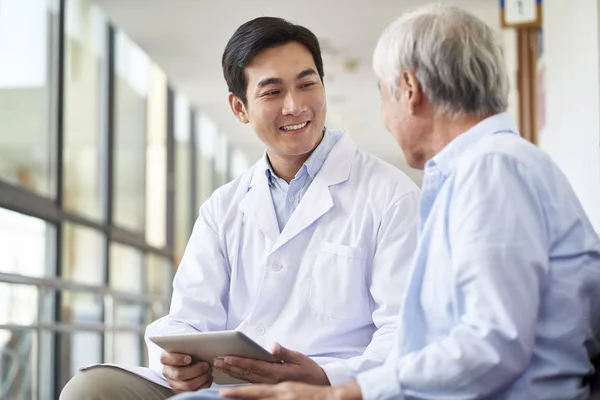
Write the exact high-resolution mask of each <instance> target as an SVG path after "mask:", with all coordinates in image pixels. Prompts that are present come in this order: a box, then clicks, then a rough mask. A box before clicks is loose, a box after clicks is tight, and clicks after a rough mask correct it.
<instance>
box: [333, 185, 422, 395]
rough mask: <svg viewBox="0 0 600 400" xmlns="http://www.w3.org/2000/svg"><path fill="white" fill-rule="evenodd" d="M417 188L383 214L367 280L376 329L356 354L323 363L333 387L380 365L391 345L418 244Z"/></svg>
mask: <svg viewBox="0 0 600 400" xmlns="http://www.w3.org/2000/svg"><path fill="white" fill-rule="evenodd" d="M418 206H419V190H418V189H417V188H416V187H415V189H414V190H411V191H410V192H408V193H406V194H404V195H403V196H402V197H401V198H400V199H398V200H397V201H396V202H394V203H393V204H392V206H390V208H389V209H388V210H387V211H386V213H385V214H384V215H383V218H382V221H381V225H380V228H379V231H378V234H377V247H376V249H375V253H374V256H373V262H372V265H371V271H370V272H371V274H370V279H369V285H370V294H371V309H372V318H373V323H374V325H375V327H376V329H377V330H376V331H375V333H374V334H373V337H372V339H371V343H370V344H369V345H368V346H367V348H366V349H365V351H364V353H363V354H362V355H361V356H359V357H354V358H350V359H348V360H340V361H335V362H332V363H330V364H326V365H324V366H323V370H324V371H325V373H326V374H327V377H328V378H329V382H330V383H331V385H332V386H336V385H340V384H343V383H345V382H347V381H350V380H352V379H353V378H354V377H355V376H356V375H358V374H359V373H361V372H364V371H366V370H369V369H372V368H374V367H377V366H380V365H382V364H383V362H384V361H385V359H386V357H387V355H388V354H389V353H390V351H391V350H392V348H393V346H394V341H395V334H396V326H397V321H398V318H399V313H400V308H401V305H402V301H403V299H404V293H405V287H406V284H407V282H408V277H409V273H410V269H411V266H412V259H413V255H414V253H415V249H416V245H417V229H418V228H417V226H418V225H417V224H418Z"/></svg>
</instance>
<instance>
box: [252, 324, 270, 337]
mask: <svg viewBox="0 0 600 400" xmlns="http://www.w3.org/2000/svg"><path fill="white" fill-rule="evenodd" d="M265 332H267V330H266V329H265V327H264V326H262V325H260V324H259V325H256V326H255V327H254V333H256V334H257V335H258V336H262V335H264V334H265Z"/></svg>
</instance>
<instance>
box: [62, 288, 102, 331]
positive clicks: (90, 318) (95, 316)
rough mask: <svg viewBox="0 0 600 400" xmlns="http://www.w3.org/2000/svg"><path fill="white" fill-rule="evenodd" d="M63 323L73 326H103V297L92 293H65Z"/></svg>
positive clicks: (63, 296) (63, 298)
mask: <svg viewBox="0 0 600 400" xmlns="http://www.w3.org/2000/svg"><path fill="white" fill-rule="evenodd" d="M62 321H63V322H67V323H73V324H101V323H103V321H102V297H101V296H99V295H94V294H90V293H81V292H63V294H62Z"/></svg>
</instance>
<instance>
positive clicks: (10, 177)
mask: <svg viewBox="0 0 600 400" xmlns="http://www.w3.org/2000/svg"><path fill="white" fill-rule="evenodd" d="M57 27H58V13H57V10H56V7H54V6H53V1H51V0H2V1H0V60H2V61H1V62H0V127H2V130H1V131H0V179H4V180H7V181H8V182H10V183H12V184H15V185H18V186H21V187H23V188H25V189H28V190H31V191H34V192H37V193H39V194H42V195H45V196H50V197H54V196H55V195H56V168H55V160H56V157H55V155H56V149H55V147H54V146H55V142H56V135H55V129H54V127H55V122H56V121H55V117H54V115H55V110H56V101H55V99H56V69H57V63H56V61H57V57H56V56H57Z"/></svg>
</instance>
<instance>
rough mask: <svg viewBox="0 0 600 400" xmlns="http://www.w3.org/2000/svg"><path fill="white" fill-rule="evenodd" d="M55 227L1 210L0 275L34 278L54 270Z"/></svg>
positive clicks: (52, 272) (51, 273) (35, 219)
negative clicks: (2, 273) (1, 273)
mask: <svg viewBox="0 0 600 400" xmlns="http://www.w3.org/2000/svg"><path fill="white" fill-rule="evenodd" d="M55 234H56V230H55V228H54V226H52V225H50V224H48V223H46V222H44V221H42V220H40V219H37V218H33V217H29V216H26V215H23V214H19V213H16V212H13V211H9V210H5V209H2V208H0V272H4V273H9V274H20V275H28V276H35V277H43V276H49V275H53V274H54V271H55V267H54V266H55V261H54V254H55V251H54V247H55V243H56V236H55Z"/></svg>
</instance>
